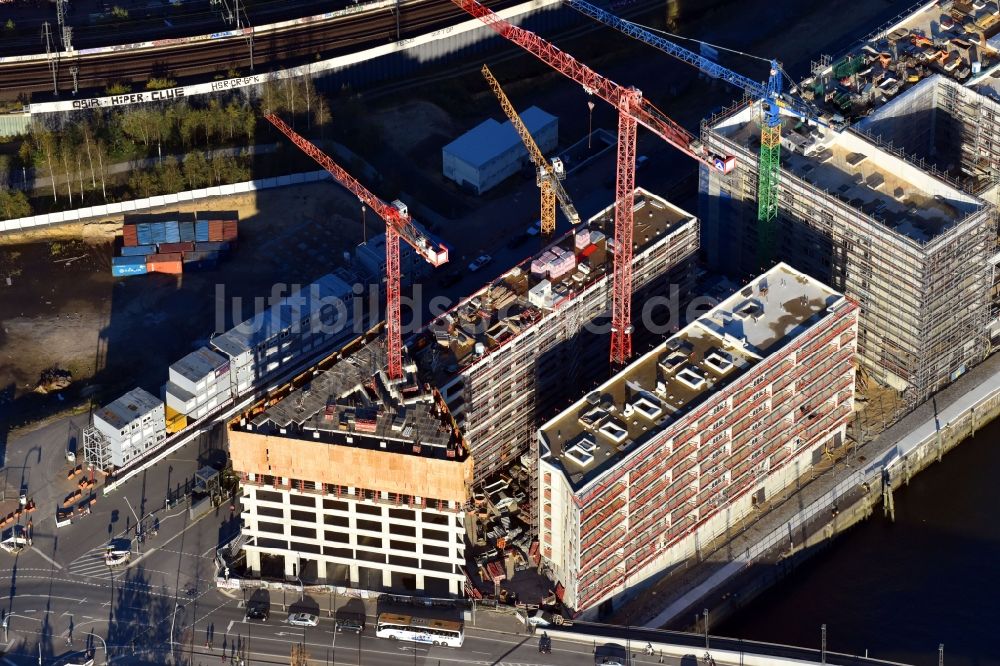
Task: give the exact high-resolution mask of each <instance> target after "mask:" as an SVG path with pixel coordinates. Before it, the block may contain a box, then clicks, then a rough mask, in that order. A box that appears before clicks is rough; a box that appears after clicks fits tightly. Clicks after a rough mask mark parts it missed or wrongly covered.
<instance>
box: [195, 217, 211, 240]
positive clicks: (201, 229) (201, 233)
mask: <svg viewBox="0 0 1000 666" xmlns="http://www.w3.org/2000/svg"><path fill="white" fill-rule="evenodd" d="M194 239H195V241H204V242H208V220H197V221H195V223H194Z"/></svg>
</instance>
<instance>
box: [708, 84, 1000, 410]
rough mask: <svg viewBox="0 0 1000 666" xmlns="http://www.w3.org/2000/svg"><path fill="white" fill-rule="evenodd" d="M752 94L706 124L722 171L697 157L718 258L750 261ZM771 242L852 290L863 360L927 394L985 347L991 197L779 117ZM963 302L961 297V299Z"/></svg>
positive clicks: (726, 263)
mask: <svg viewBox="0 0 1000 666" xmlns="http://www.w3.org/2000/svg"><path fill="white" fill-rule="evenodd" d="M759 118H760V111H759V108H758V105H757V104H754V105H749V106H746V105H744V106H740V107H737V108H736V109H734V110H730V111H727V112H725V113H723V114H721V115H720V116H719V117H717V118H715V119H713V120H712V121H711V122H710V123H706V124H705V125H704V126H703V132H702V137H703V139H704V140H705V141H706V143H707V144H708V145H709V147H710V149H711V150H713V151H718V152H721V153H726V154H731V155H735V156H736V157H737V166H736V169H735V170H734V171H733V173H732V174H730V175H728V176H723V175H721V174H718V173H713V172H711V171H709V170H707V169H702V170H701V184H700V191H701V201H700V205H701V211H700V212H701V215H702V219H703V220H704V225H705V229H704V234H703V246H704V249H705V252H706V255H707V258H708V262H709V265H710V266H711V267H712V268H715V269H718V270H722V271H726V272H729V273H731V274H737V275H740V276H749V275H753V274H755V273H756V272H758V271H759V268H760V267H759V266H758V265H757V251H756V248H757V226H758V222H757V214H756V213H757V204H756V198H757V153H758V149H759V136H760V124H759ZM780 187H781V189H780V195H779V196H780V198H779V217H778V219H777V220H776V221H775V224H777V225H778V233H777V234H775V236H776V238H777V239H778V245H777V246H776V247H775V248H774V256H776V257H778V258H785V259H788V260H789V261H791V262H792V263H793V264H794V265H795V267H796V268H798V269H800V270H803V271H807V272H808V273H809V274H811V275H815V276H816V277H817V278H818V279H820V280H823V281H824V282H826V283H828V284H830V285H831V286H832V287H834V288H835V289H837V290H839V291H842V292H843V293H845V294H846V295H847V296H848V297H850V298H853V299H855V300H856V301H857V302H858V303H859V304H860V305H861V308H862V312H861V329H860V334H859V342H858V345H859V349H860V354H861V359H862V362H863V364H864V368H865V371H866V372H868V373H870V374H871V375H873V376H874V377H875V378H876V379H877V380H878V381H880V382H882V383H885V384H888V385H890V386H892V387H893V388H895V389H896V390H898V391H900V392H902V393H903V395H904V398H905V399H906V400H907V402H908V403H909V404H911V405H912V404H916V403H918V402H921V401H923V400H924V399H926V398H927V397H928V396H929V395H931V394H932V393H934V392H935V391H937V390H939V389H940V388H942V387H943V386H945V385H947V384H948V383H949V382H951V381H953V380H954V379H955V378H956V377H958V376H959V375H961V374H962V373H963V372H965V371H966V370H968V369H969V368H971V367H972V366H974V365H975V364H977V363H978V362H979V361H981V360H982V359H983V358H984V357H985V355H986V353H987V351H988V348H989V340H988V333H987V325H988V321H989V318H990V309H991V304H990V302H989V295H988V294H989V290H990V284H991V280H992V269H991V268H990V265H989V255H990V254H991V253H992V252H994V251H995V250H992V248H993V247H994V245H995V242H996V207H995V206H994V205H992V204H990V203H988V202H987V201H984V200H983V199H981V198H979V197H976V196H974V195H971V194H968V193H966V192H964V191H962V190H961V189H959V188H958V187H957V186H955V184H953V183H952V182H950V181H948V180H946V179H945V178H944V177H943V176H940V175H937V174H934V173H932V172H929V171H926V170H923V169H921V168H918V167H917V166H916V165H914V164H913V163H912V162H911V161H909V160H908V159H906V158H904V157H903V156H902V155H901V154H898V153H895V152H892V151H890V150H889V149H888V148H886V147H885V146H883V145H881V144H879V143H877V142H876V141H875V140H874V139H872V138H870V137H866V136H863V135H862V134H860V133H858V132H856V131H854V130H847V131H844V132H841V133H836V132H832V131H828V132H824V131H821V130H817V129H810V128H808V127H805V128H803V127H800V126H795V127H793V126H792V123H791V122H786V126H785V127H784V128H783V136H782V171H781V186H780ZM956 304H961V307H956Z"/></svg>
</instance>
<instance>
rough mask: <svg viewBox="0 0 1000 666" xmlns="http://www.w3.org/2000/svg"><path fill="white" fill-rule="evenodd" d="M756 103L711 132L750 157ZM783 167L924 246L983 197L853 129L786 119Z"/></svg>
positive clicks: (754, 148) (756, 145) (755, 137)
mask: <svg viewBox="0 0 1000 666" xmlns="http://www.w3.org/2000/svg"><path fill="white" fill-rule="evenodd" d="M759 119H760V113H759V110H758V108H757V104H753V105H749V106H744V107H743V108H741V109H740V110H738V111H736V112H735V113H733V114H731V115H729V116H727V117H725V118H723V119H722V120H720V121H719V122H718V123H717V124H716V125H715V126H714V130H715V131H716V132H718V133H719V134H721V135H722V136H724V137H726V138H728V139H729V140H731V141H733V142H735V143H736V144H738V145H742V146H745V147H746V148H747V149H748V150H749V151H750V152H751V153H753V154H754V155H756V154H757V152H758V151H759V149H760V122H759ZM781 146H782V153H781V158H782V159H781V168H782V171H783V172H785V173H791V174H793V175H795V176H796V177H798V178H799V179H801V180H803V181H805V182H806V183H809V184H811V185H814V186H816V187H818V188H820V189H821V190H825V191H826V192H828V193H830V194H831V195H832V196H835V197H837V198H838V199H840V200H842V201H844V202H846V203H847V204H848V205H849V206H851V207H852V208H855V209H857V210H858V211H860V212H862V213H864V214H865V215H867V216H868V217H871V218H873V219H875V220H877V221H879V222H881V223H882V224H884V225H885V226H886V227H888V228H890V229H892V230H893V231H895V232H896V233H898V234H900V235H901V236H905V237H907V238H910V239H911V240H913V241H916V242H917V243H920V244H924V243H926V242H928V241H929V240H931V239H932V238H934V237H935V236H937V235H939V234H941V233H943V232H945V231H947V230H948V229H949V228H951V227H952V226H954V225H955V224H956V223H957V222H958V221H959V220H961V219H962V218H963V217H965V216H966V215H968V214H970V213H973V212H975V211H977V210H979V209H980V207H981V206H982V201H980V200H979V199H976V198H975V197H973V196H970V195H968V194H966V193H964V192H962V191H961V190H959V189H958V188H956V187H955V186H953V185H951V184H950V183H948V182H947V181H945V180H943V179H941V178H938V177H936V176H934V175H932V174H930V173H928V172H926V171H922V170H921V169H919V168H918V167H916V166H915V165H913V164H912V163H911V162H909V161H907V160H905V159H902V158H901V157H898V156H897V155H894V154H892V153H890V152H888V151H886V150H885V149H883V148H880V147H879V146H877V145H876V144H874V143H872V142H871V141H869V140H868V139H866V138H864V137H863V136H861V135H860V134H858V133H856V132H853V131H851V130H844V131H842V132H835V131H832V130H826V129H823V128H816V127H806V126H803V125H801V124H800V123H798V122H797V121H795V120H794V119H789V118H787V117H786V118H785V121H784V126H783V128H782V139H781Z"/></svg>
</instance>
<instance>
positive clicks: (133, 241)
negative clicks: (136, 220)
mask: <svg viewBox="0 0 1000 666" xmlns="http://www.w3.org/2000/svg"><path fill="white" fill-rule="evenodd" d="M122 236H123V237H124V239H125V246H126V247H135V246H136V245H138V244H139V236H138V234H137V233H136V230H135V225H134V224H126V225H125V226H123V227H122Z"/></svg>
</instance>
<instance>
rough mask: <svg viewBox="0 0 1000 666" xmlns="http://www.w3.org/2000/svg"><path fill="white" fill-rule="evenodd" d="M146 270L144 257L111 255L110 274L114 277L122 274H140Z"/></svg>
mask: <svg viewBox="0 0 1000 666" xmlns="http://www.w3.org/2000/svg"><path fill="white" fill-rule="evenodd" d="M145 272H146V257H144V256H141V257H112V259H111V274H112V275H114V276H115V277H122V276H124V275H142V274H144V273H145Z"/></svg>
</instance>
